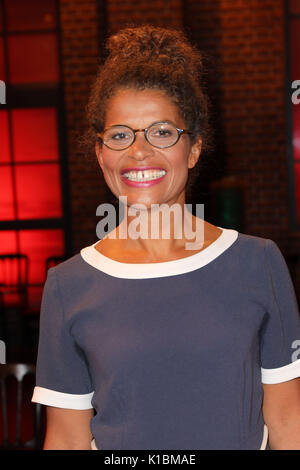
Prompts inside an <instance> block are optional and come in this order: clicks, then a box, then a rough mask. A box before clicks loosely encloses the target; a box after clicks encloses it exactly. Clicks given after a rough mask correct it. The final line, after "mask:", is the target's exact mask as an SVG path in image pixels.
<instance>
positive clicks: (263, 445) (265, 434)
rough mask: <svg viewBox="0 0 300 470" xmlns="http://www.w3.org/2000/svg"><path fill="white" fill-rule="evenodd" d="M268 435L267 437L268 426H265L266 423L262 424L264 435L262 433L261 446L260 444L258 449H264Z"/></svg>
mask: <svg viewBox="0 0 300 470" xmlns="http://www.w3.org/2000/svg"><path fill="white" fill-rule="evenodd" d="M268 437H269V431H268V427H267V425H266V424H264V435H263V440H262V443H261V446H260V449H259V450H266V447H267V443H268Z"/></svg>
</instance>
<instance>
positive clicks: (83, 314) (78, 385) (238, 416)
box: [32, 229, 300, 450]
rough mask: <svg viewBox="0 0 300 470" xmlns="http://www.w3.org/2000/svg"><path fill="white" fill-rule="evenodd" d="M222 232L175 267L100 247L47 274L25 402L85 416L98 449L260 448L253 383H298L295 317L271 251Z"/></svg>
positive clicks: (261, 242) (257, 386)
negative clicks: (125, 258) (133, 260)
mask: <svg viewBox="0 0 300 470" xmlns="http://www.w3.org/2000/svg"><path fill="white" fill-rule="evenodd" d="M222 230H223V231H222V234H221V236H220V237H219V238H218V239H217V240H216V241H215V242H213V243H212V244H211V245H210V246H209V247H207V248H206V249H204V250H202V251H200V252H199V253H197V254H195V255H191V256H189V257H187V258H182V259H180V260H175V261H168V262H163V263H146V264H130V263H120V262H117V261H114V260H111V259H110V258H107V257H105V256H104V255H102V254H101V253H99V252H98V251H97V250H96V248H95V245H96V244H97V243H99V240H98V241H97V242H96V243H94V244H93V245H91V246H88V247H86V248H84V249H83V250H81V252H80V253H78V254H76V255H75V256H73V257H71V258H70V259H68V260H67V261H65V262H63V263H61V264H60V265H58V266H56V267H54V268H51V269H49V271H48V277H47V281H46V284H45V286H44V292H43V299H42V307H41V324H40V340H39V351H38V361H37V379H36V387H35V390H34V395H33V398H32V400H33V401H35V402H39V403H43V404H45V405H48V406H56V407H61V408H72V409H88V408H92V407H93V408H94V409H95V411H96V413H95V416H94V417H93V418H92V420H91V431H92V434H93V436H94V438H95V443H96V446H97V448H98V449H103V450H117V449H120V450H121V449H126V450H128V449H134V450H137V449H164V450H172V449H189V450H194V449H259V448H260V447H261V445H262V440H263V431H264V420H263V415H262V410H261V407H262V398H263V389H262V382H263V383H279V382H284V381H286V380H291V379H293V378H295V377H299V376H300V350H299V353H298V352H297V347H298V349H300V348H299V345H300V341H299V340H300V318H299V313H298V306H297V301H296V296H295V292H294V287H293V284H292V281H291V278H290V275H289V271H288V268H287V265H286V263H285V260H284V258H283V256H282V254H281V252H280V250H279V248H278V246H277V245H276V244H275V243H274V242H273V241H272V240H269V239H264V238H260V237H254V236H250V235H246V234H242V233H238V232H237V231H235V230H230V229H222ZM100 243H101V242H100Z"/></svg>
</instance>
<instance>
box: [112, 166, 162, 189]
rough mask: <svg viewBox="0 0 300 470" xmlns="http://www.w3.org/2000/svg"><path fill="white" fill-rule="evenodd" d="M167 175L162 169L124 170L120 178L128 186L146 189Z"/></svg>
mask: <svg viewBox="0 0 300 470" xmlns="http://www.w3.org/2000/svg"><path fill="white" fill-rule="evenodd" d="M166 174H167V172H166V170H163V169H162V168H144V169H139V168H132V169H129V168H126V169H125V170H123V171H122V175H121V178H122V180H123V181H124V183H126V184H128V185H129V186H139V187H145V186H146V187H148V186H151V185H152V184H156V183H159V182H160V181H161V180H162V179H163V178H164V177H165V175H166Z"/></svg>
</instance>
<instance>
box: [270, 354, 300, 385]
mask: <svg viewBox="0 0 300 470" xmlns="http://www.w3.org/2000/svg"><path fill="white" fill-rule="evenodd" d="M297 377H300V359H297V361H294V362H291V363H290V364H288V365H286V366H283V367H277V368H276V369H263V368H261V381H262V383H264V384H277V383H281V382H287V381H288V380H292V379H296V378H297Z"/></svg>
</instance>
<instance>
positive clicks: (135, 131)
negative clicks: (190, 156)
mask: <svg viewBox="0 0 300 470" xmlns="http://www.w3.org/2000/svg"><path fill="white" fill-rule="evenodd" d="M158 124H169V125H171V126H173V127H174V129H176V130H177V139H176V141H175V142H174V143H173V144H171V145H167V146H166V147H158V146H157V145H153V144H152V143H151V142H150V141H149V139H148V131H149V130H150V129H151V127H153V126H156V125H158ZM114 127H126V128H127V129H130V130H131V131H132V132H133V134H134V136H133V141H132V142H131V143H130V144H129V145H127V147H123V148H121V149H115V148H112V147H110V146H109V145H107V144H106V143H105V142H104V140H103V135H104V132H106V131H108V130H109V129H112V128H114ZM137 132H144V136H145V139H146V141H147V142H148V144H150V145H152V147H155V148H158V149H166V148H169V147H173V145H176V144H177V142H178V140H179V139H180V137H181V136H182V135H183V134H189V135H192V134H193V132H191V131H189V130H187V129H180V128H179V127H176V126H175V125H174V124H173V123H171V122H168V121H157V122H153V123H152V124H151V125H150V126H148V127H146V128H145V129H132V127H130V126H127V125H126V124H115V125H113V126H110V127H107V128H106V129H104V131H103V132H97V137H98V138H99V139H100V140H101V142H102V143H103V145H105V146H106V147H108V148H109V149H110V150H116V151H117V152H120V151H122V150H126V149H128V148H129V147H131V145H133V144H134V142H135V141H136V133H137Z"/></svg>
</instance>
